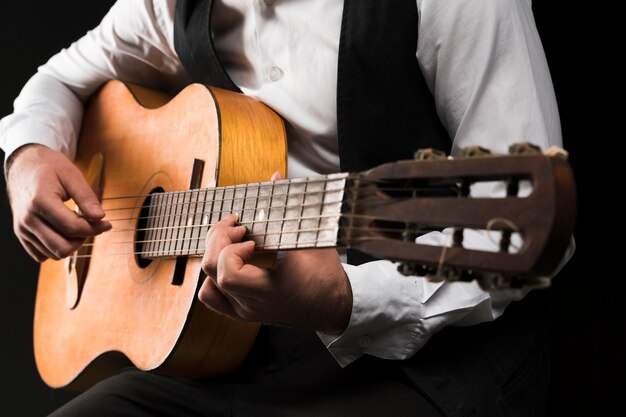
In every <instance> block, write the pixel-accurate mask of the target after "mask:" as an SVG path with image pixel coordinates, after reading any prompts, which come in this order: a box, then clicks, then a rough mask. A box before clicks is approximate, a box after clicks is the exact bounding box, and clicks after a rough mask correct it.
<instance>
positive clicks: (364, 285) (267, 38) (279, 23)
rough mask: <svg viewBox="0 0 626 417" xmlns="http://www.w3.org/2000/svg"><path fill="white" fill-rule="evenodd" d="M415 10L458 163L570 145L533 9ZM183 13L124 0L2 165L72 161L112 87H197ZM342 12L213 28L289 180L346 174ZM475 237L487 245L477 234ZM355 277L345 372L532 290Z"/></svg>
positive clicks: (222, 3) (60, 73) (31, 84)
mask: <svg viewBox="0 0 626 417" xmlns="http://www.w3.org/2000/svg"><path fill="white" fill-rule="evenodd" d="M416 1H417V8H418V12H419V25H418V27H416V28H415V30H417V31H418V35H419V42H418V45H417V50H416V51H415V52H416V59H417V60H418V62H419V67H420V68H421V70H422V72H423V75H424V77H425V79H426V82H427V85H428V87H429V89H430V91H431V92H432V94H433V96H434V98H435V103H436V106H437V111H438V114H439V117H440V119H441V121H442V122H443V124H444V126H445V127H446V129H447V131H448V132H449V134H450V136H451V137H452V138H453V147H452V149H453V150H452V153H453V154H457V153H458V152H459V151H460V149H461V148H463V147H465V146H468V145H476V144H480V145H481V146H483V147H487V148H490V149H491V150H492V151H494V152H496V153H506V151H507V148H508V145H509V144H510V143H512V142H519V141H526V140H529V141H531V142H533V143H535V144H537V145H539V146H541V147H542V148H543V149H547V148H548V147H550V146H552V145H557V146H561V131H560V122H559V115H558V110H557V106H556V100H555V97H554V91H553V88H552V83H551V79H550V74H549V72H548V66H547V64H546V59H545V56H544V52H543V49H542V46H541V42H540V39H539V36H538V34H537V30H536V28H535V24H534V20H533V15H532V11H531V4H530V3H531V2H530V0H501V1H493V0H416ZM175 3H176V2H175V0H119V1H118V2H117V3H116V4H115V5H114V6H113V7H112V9H111V10H110V12H109V13H108V14H107V15H106V16H105V17H104V19H103V21H102V22H101V24H100V25H99V26H98V27H96V28H95V29H93V30H92V31H89V32H88V33H87V34H86V35H85V36H84V37H83V38H81V39H80V40H78V41H77V42H75V43H73V44H72V45H71V46H69V47H68V48H67V49H64V50H62V51H60V52H59V53H58V54H57V55H55V56H54V57H52V58H51V59H50V60H49V61H48V62H47V63H46V64H45V65H43V66H41V67H40V68H39V69H38V72H37V73H36V74H35V75H34V76H33V77H32V78H31V79H30V80H29V81H28V83H27V84H26V85H25V86H24V88H23V90H22V92H21V93H20V95H19V97H18V98H17V99H16V101H15V110H14V113H13V114H11V115H8V116H6V117H5V118H4V119H2V121H1V122H0V146H1V147H2V150H3V151H4V152H5V157H8V156H10V155H11V153H12V152H13V151H14V150H15V149H17V148H18V147H20V146H22V145H24V144H26V143H40V144H43V145H46V146H49V147H50V148H53V149H57V150H61V151H63V152H64V153H66V154H67V155H69V156H72V155H73V154H74V152H75V149H76V137H77V134H78V131H79V128H80V124H81V117H82V103H83V102H84V100H85V99H86V98H87V97H89V95H90V94H92V93H93V92H94V91H95V89H96V88H97V87H99V86H100V85H101V84H102V83H103V82H105V81H107V80H109V79H113V78H115V79H121V80H124V81H129V82H136V83H140V84H143V85H147V86H152V87H155V88H159V89H163V90H168V91H170V92H176V91H178V90H180V89H181V88H182V87H183V86H185V85H186V84H187V83H188V82H189V80H188V78H187V76H186V74H185V71H184V69H183V67H182V65H181V63H180V61H179V59H178V57H177V55H176V52H175V50H174V44H173V17H174V8H175ZM342 10H343V1H342V0H298V1H291V0H216V1H215V6H214V14H213V18H212V30H213V34H214V39H215V46H216V49H217V51H218V55H219V56H220V58H221V60H222V63H223V64H224V66H225V68H226V71H227V72H228V74H229V75H230V77H231V78H232V80H233V81H234V82H235V84H237V85H238V86H239V87H240V88H241V90H242V91H243V92H244V93H245V94H248V95H251V96H254V97H258V98H259V99H260V100H261V101H263V102H265V103H266V104H268V105H269V106H270V107H272V108H273V109H274V110H275V111H276V112H278V113H279V114H280V115H281V116H282V117H283V118H284V119H285V121H286V126H287V133H288V141H289V172H288V175H289V177H298V176H305V175H314V174H326V173H331V172H337V171H338V170H339V156H338V145H337V117H336V83H337V56H338V48H339V35H340V28H341V17H342ZM389 76H390V77H393V76H394V75H393V74H389ZM416 76H419V74H416ZM494 187H496V188H497V185H496V186H494ZM483 192H487V193H490V192H494V191H493V190H483ZM422 239H423V240H424V241H431V242H439V243H441V242H446V241H447V240H446V239H448V237H447V236H446V235H444V234H441V233H433V234H430V235H428V236H425V237H423V238H422ZM469 239H470V240H473V242H474V244H476V245H478V246H480V245H489V244H490V242H488V239H485V237H484V236H482V235H480V234H475V236H474V237H470V238H469ZM344 268H345V270H346V272H347V274H348V276H349V279H350V283H351V285H352V291H353V297H354V302H353V309H352V316H351V319H350V323H349V326H348V328H347V330H346V331H345V333H344V334H343V335H341V336H340V337H330V336H328V335H322V334H320V337H321V338H322V340H323V341H324V342H325V343H326V345H327V346H328V348H329V349H330V351H331V352H332V354H333V355H334V356H335V358H336V359H337V361H338V362H339V363H340V364H341V365H346V364H348V363H350V362H351V361H353V360H355V359H356V358H358V357H359V356H361V355H362V354H364V353H368V354H371V355H375V356H379V357H383V358H392V359H404V358H407V357H410V356H411V355H413V354H414V353H415V352H416V351H418V350H419V349H420V348H421V347H422V346H423V345H424V343H425V342H426V341H427V340H428V338H429V337H430V336H431V335H432V334H433V333H434V332H436V331H437V330H439V329H440V328H442V327H443V326H446V325H471V324H475V323H479V322H483V321H488V320H493V319H495V318H496V317H498V316H499V315H500V314H501V313H502V312H503V310H504V308H505V307H506V305H507V304H508V303H510V302H511V301H512V300H516V299H520V298H521V297H523V296H524V294H525V291H522V290H517V291H513V290H511V291H499V292H495V293H487V292H484V291H482V290H481V289H480V288H479V287H478V286H477V285H476V284H475V283H473V282H471V283H449V282H444V283H431V282H429V281H427V280H425V279H423V278H420V277H404V276H401V275H400V274H399V273H398V272H397V269H396V265H395V264H393V263H392V262H388V261H377V262H372V263H368V264H365V265H361V266H352V265H347V264H344Z"/></svg>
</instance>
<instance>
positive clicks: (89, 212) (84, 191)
mask: <svg viewBox="0 0 626 417" xmlns="http://www.w3.org/2000/svg"><path fill="white" fill-rule="evenodd" d="M59 181H60V182H61V185H62V186H63V188H64V189H65V191H66V192H67V197H70V198H72V199H73V200H74V202H75V203H76V205H77V206H78V207H79V208H80V211H81V213H82V215H83V216H84V217H85V218H86V219H87V220H89V221H96V220H101V219H102V218H103V217H104V210H103V209H102V206H101V205H100V201H98V197H97V196H96V194H95V193H94V191H93V190H92V189H91V187H90V186H89V184H87V181H85V179H84V177H83V176H82V174H81V173H80V171H79V170H78V169H77V168H75V167H74V166H73V165H72V166H70V167H68V169H67V172H66V175H60V176H59Z"/></svg>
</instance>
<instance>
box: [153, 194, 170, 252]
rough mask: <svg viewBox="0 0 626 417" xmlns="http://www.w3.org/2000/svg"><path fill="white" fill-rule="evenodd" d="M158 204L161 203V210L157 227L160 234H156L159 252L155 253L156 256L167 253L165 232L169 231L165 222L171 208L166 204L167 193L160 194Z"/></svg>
mask: <svg viewBox="0 0 626 417" xmlns="http://www.w3.org/2000/svg"><path fill="white" fill-rule="evenodd" d="M158 200H159V201H158V204H159V212H158V215H157V219H158V222H157V225H156V227H157V228H158V234H156V242H155V243H156V247H157V253H155V256H163V254H164V253H165V242H166V241H165V234H166V232H167V230H166V229H165V224H166V223H167V217H166V214H167V211H168V209H169V207H168V206H167V205H166V200H167V198H166V194H158Z"/></svg>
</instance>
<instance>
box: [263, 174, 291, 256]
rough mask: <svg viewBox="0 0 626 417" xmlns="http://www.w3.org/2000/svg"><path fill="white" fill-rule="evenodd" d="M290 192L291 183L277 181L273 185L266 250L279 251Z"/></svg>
mask: <svg viewBox="0 0 626 417" xmlns="http://www.w3.org/2000/svg"><path fill="white" fill-rule="evenodd" d="M288 192H289V182H287V181H277V182H275V183H274V184H272V198H271V201H270V208H269V213H268V215H267V219H268V222H267V229H268V230H267V231H266V239H265V240H266V243H265V249H279V248H280V239H281V236H282V231H283V226H284V219H285V210H286V208H285V206H286V205H287V193H288Z"/></svg>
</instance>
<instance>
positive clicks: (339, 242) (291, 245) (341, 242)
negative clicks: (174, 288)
mask: <svg viewBox="0 0 626 417" xmlns="http://www.w3.org/2000/svg"><path fill="white" fill-rule="evenodd" d="M496 223H502V224H505V225H507V226H509V227H511V228H514V229H513V230H514V231H515V232H516V233H520V232H519V227H518V226H517V225H516V224H515V223H514V222H512V221H511V220H509V219H505V218H494V219H492V220H490V222H489V223H488V226H487V227H488V228H486V229H477V228H464V229H466V230H484V231H487V232H494V231H500V230H494V226H495V224H496ZM318 230H319V231H324V230H332V231H334V230H335V228H334V227H332V228H311V229H306V230H301V232H302V233H306V232H310V233H315V232H317V231H318ZM350 230H367V231H370V232H373V231H375V232H387V233H396V234H398V233H402V230H399V229H388V228H376V227H365V226H362V227H351V228H350ZM433 230H436V229H433V228H416V229H413V231H414V233H415V234H416V235H419V234H425V233H428V232H432V231H433ZM295 233H296V230H293V231H287V232H270V233H253V234H250V235H248V237H263V236H265V235H275V234H295ZM488 237H489V238H490V239H492V234H491V233H488ZM204 239H206V236H201V235H200V236H196V237H192V238H185V239H178V241H183V243H184V244H186V243H189V248H187V249H185V248H180V249H177V248H175V249H174V250H167V251H164V250H161V251H159V250H149V251H146V250H143V251H134V252H125V253H104V254H99V256H123V255H127V254H130V255H144V254H156V257H163V256H177V255H197V254H199V253H198V252H194V251H192V250H191V244H193V242H194V241H203V240H204ZM380 239H383V240H388V238H385V237H384V236H369V237H368V236H361V237H352V238H350V239H347V238H345V237H341V238H337V239H334V240H332V241H331V240H321V241H320V240H319V239H314V240H310V241H296V242H291V241H289V242H284V241H281V242H279V243H278V244H275V243H272V244H269V245H268V244H266V245H260V246H259V247H257V250H258V249H259V248H260V250H274V249H276V250H280V249H298V248H299V247H300V248H303V247H304V248H314V247H328V245H330V246H333V247H334V246H350V245H351V244H354V243H355V242H362V241H368V240H380ZM107 243H108V244H113V245H116V244H133V243H142V242H137V241H135V242H133V241H126V242H122V241H118V242H107ZM492 243H493V244H494V245H497V244H498V242H496V241H495V240H492ZM184 244H183V246H184ZM313 244H316V246H312V245H313ZM93 245H95V244H94V243H90V244H85V245H83V246H81V248H80V249H82V248H85V247H90V246H93ZM519 248H520V247H513V249H514V250H516V251H517V250H519ZM80 249H79V250H78V251H80ZM198 249H199V248H198V247H196V251H197V250H198ZM78 251H77V252H78ZM77 252H75V253H77ZM163 254H164V255H163ZM91 256H93V255H91V254H88V255H74V257H75V258H76V257H77V258H89V257H91ZM444 256H445V255H444Z"/></svg>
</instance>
